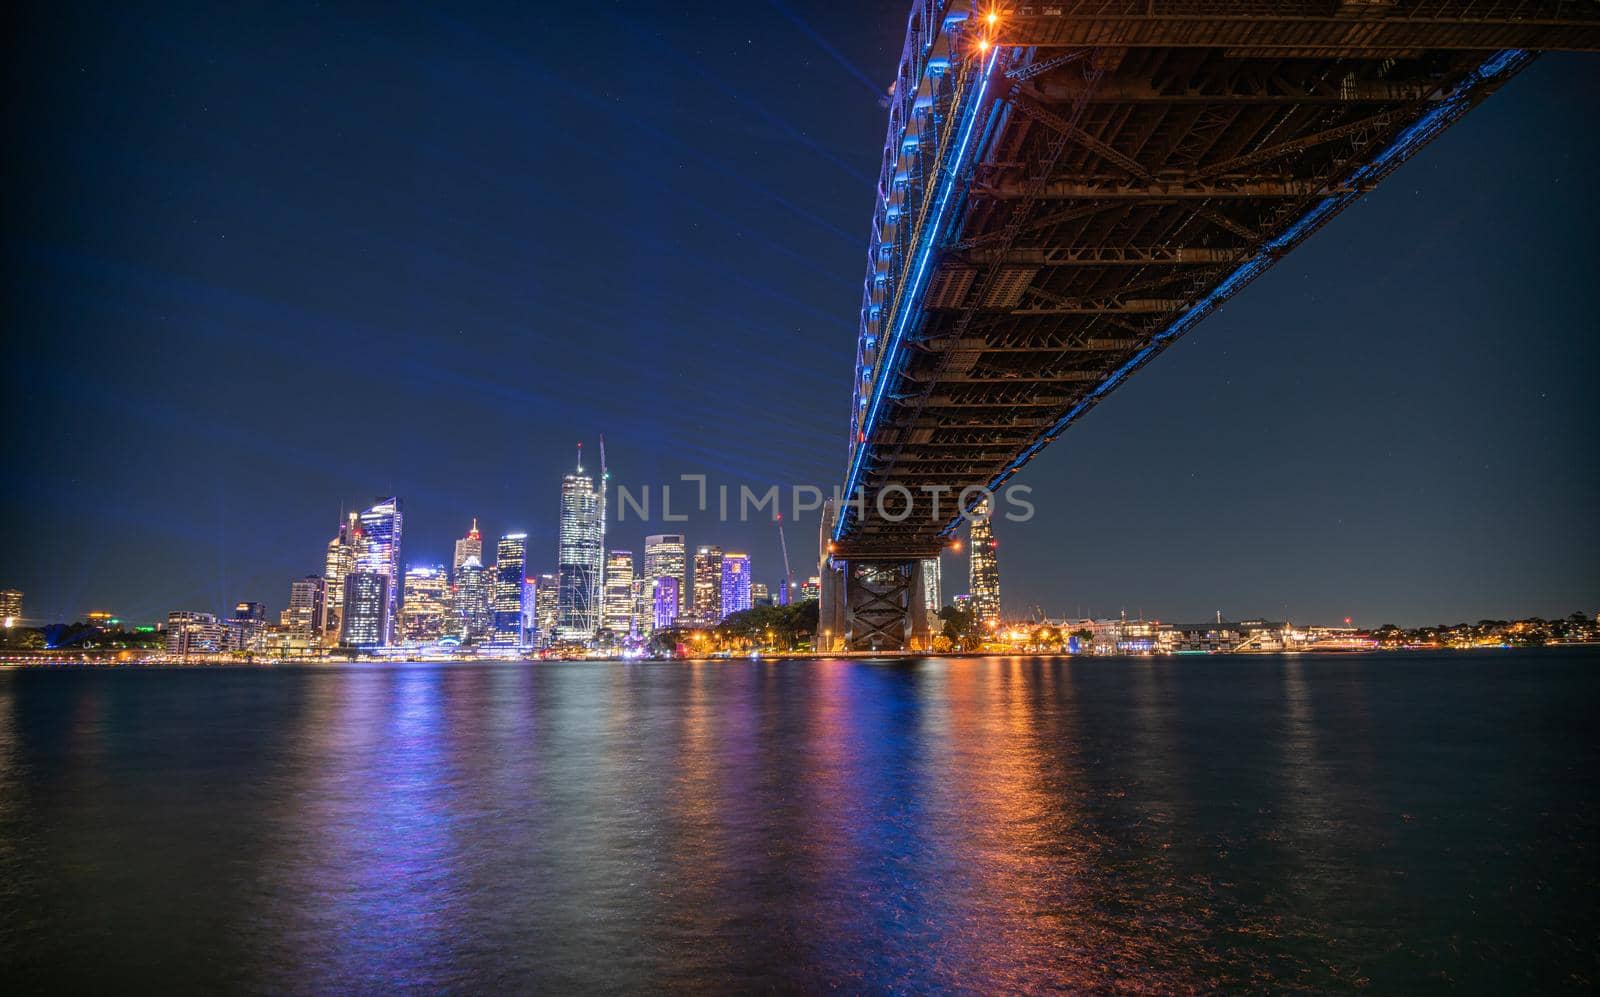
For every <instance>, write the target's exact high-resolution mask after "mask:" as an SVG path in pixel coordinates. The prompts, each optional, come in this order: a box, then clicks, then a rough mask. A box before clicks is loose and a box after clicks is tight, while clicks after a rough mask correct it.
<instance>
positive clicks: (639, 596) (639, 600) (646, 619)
mask: <svg viewBox="0 0 1600 997" xmlns="http://www.w3.org/2000/svg"><path fill="white" fill-rule="evenodd" d="M651 588H652V586H651V585H650V582H649V581H648V580H647V579H646V578H645V577H644V576H643V575H640V574H635V575H634V576H633V632H634V633H635V634H637V635H639V636H641V637H648V636H649V635H650V630H651V627H652V624H654V622H655V618H656V612H655V607H654V606H652V605H651V604H650V596H651Z"/></svg>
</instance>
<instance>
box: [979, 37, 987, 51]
mask: <svg viewBox="0 0 1600 997" xmlns="http://www.w3.org/2000/svg"><path fill="white" fill-rule="evenodd" d="M978 51H979V52H987V51H989V39H987V38H980V39H978Z"/></svg>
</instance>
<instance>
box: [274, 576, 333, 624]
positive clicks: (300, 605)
mask: <svg viewBox="0 0 1600 997" xmlns="http://www.w3.org/2000/svg"><path fill="white" fill-rule="evenodd" d="M323 589H324V586H323V583H322V576H321V575H307V576H305V577H304V578H296V579H295V580H294V581H292V582H290V583H289V608H288V609H285V610H284V611H283V616H282V617H280V619H281V620H282V622H283V625H284V627H285V629H287V630H288V632H289V637H290V639H291V640H313V639H315V638H316V637H317V635H318V634H320V633H322V600H323V596H324V592H323Z"/></svg>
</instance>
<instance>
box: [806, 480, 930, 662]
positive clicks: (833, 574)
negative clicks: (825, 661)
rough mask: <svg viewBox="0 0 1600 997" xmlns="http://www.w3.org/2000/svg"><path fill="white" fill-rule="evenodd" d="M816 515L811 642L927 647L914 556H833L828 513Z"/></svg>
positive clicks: (832, 646)
mask: <svg viewBox="0 0 1600 997" xmlns="http://www.w3.org/2000/svg"><path fill="white" fill-rule="evenodd" d="M835 515H837V509H835V508H834V506H833V503H832V502H829V503H828V506H827V508H826V509H825V510H824V515H823V517H822V545H821V546H822V549H821V551H820V555H821V557H820V564H819V567H818V575H819V577H820V578H821V581H822V591H821V593H820V602H819V603H818V612H817V647H818V649H819V650H822V651H824V652H834V651H927V650H929V649H930V646H931V645H930V642H931V641H932V638H933V633H932V629H931V625H930V622H929V618H928V609H927V592H926V589H925V587H924V582H923V573H922V560H921V559H920V558H911V559H908V558H871V557H849V558H838V557H835V556H833V555H832V554H831V553H830V552H829V549H828V548H829V546H830V543H829V539H830V536H831V534H832V531H833V526H834V523H833V518H834V516H835Z"/></svg>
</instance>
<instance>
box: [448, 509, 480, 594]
mask: <svg viewBox="0 0 1600 997" xmlns="http://www.w3.org/2000/svg"><path fill="white" fill-rule="evenodd" d="M469 557H475V558H477V559H478V563H479V564H482V563H483V534H482V533H479V532H478V518H477V517H476V516H474V517H473V518H472V529H470V530H468V531H467V535H466V536H464V537H462V538H461V539H460V540H457V541H456V556H455V560H453V561H451V562H450V578H451V580H452V581H453V580H454V579H455V577H456V575H457V574H459V573H460V571H461V563H462V562H463V561H465V560H466V559H467V558H469Z"/></svg>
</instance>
